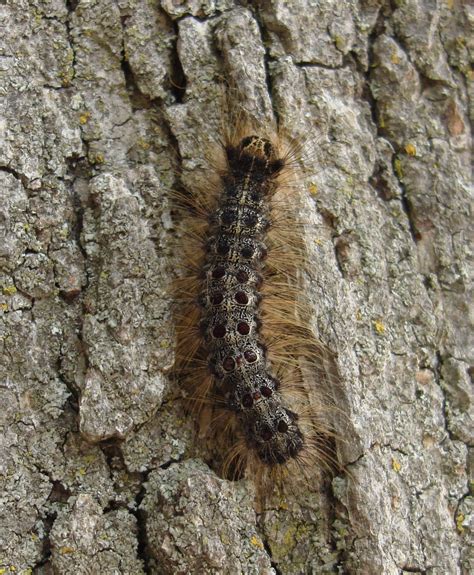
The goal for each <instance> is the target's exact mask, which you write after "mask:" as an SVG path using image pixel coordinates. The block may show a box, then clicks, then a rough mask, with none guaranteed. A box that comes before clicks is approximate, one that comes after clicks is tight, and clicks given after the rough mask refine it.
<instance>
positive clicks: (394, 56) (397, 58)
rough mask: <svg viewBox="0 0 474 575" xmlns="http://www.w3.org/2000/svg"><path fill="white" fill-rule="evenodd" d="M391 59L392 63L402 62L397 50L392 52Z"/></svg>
mask: <svg viewBox="0 0 474 575" xmlns="http://www.w3.org/2000/svg"><path fill="white" fill-rule="evenodd" d="M390 61H391V62H392V64H400V56H399V55H398V54H397V53H396V52H392V55H391V56H390Z"/></svg>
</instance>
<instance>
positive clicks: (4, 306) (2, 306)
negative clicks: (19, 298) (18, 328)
mask: <svg viewBox="0 0 474 575" xmlns="http://www.w3.org/2000/svg"><path fill="white" fill-rule="evenodd" d="M0 310H2V311H8V304H7V303H0Z"/></svg>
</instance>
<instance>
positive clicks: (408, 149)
mask: <svg viewBox="0 0 474 575" xmlns="http://www.w3.org/2000/svg"><path fill="white" fill-rule="evenodd" d="M405 152H406V153H407V154H408V155H409V156H416V148H415V146H414V145H413V144H407V145H406V146H405Z"/></svg>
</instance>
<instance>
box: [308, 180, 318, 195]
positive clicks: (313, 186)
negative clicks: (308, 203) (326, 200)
mask: <svg viewBox="0 0 474 575" xmlns="http://www.w3.org/2000/svg"><path fill="white" fill-rule="evenodd" d="M309 193H310V194H311V195H312V196H315V195H316V194H317V193H318V186H317V185H316V184H315V183H314V182H310V184H309Z"/></svg>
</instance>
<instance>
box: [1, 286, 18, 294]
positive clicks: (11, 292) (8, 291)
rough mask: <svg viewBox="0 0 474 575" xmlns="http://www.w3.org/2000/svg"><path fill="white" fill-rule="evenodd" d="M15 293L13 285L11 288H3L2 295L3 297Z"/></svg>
mask: <svg viewBox="0 0 474 575" xmlns="http://www.w3.org/2000/svg"><path fill="white" fill-rule="evenodd" d="M16 292H17V289H16V287H15V286H14V285H11V286H3V293H4V295H13V294H15V293H16Z"/></svg>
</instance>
